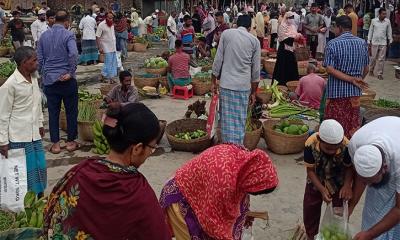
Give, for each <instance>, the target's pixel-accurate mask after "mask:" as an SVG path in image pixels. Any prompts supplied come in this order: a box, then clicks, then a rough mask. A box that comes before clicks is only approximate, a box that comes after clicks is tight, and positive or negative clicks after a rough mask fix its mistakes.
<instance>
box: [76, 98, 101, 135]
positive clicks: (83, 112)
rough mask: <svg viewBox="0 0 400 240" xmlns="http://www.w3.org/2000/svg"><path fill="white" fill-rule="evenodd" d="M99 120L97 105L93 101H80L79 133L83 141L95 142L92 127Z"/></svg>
mask: <svg viewBox="0 0 400 240" xmlns="http://www.w3.org/2000/svg"><path fill="white" fill-rule="evenodd" d="M96 119H97V108H96V105H95V104H93V103H92V102H91V101H79V104H78V133H79V137H80V139H82V140H83V141H93V139H94V136H93V130H92V126H93V123H94V121H95V120H96Z"/></svg>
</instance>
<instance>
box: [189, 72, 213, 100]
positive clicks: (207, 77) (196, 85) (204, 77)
mask: <svg viewBox="0 0 400 240" xmlns="http://www.w3.org/2000/svg"><path fill="white" fill-rule="evenodd" d="M192 85H193V90H194V94H195V95H197V96H202V95H204V94H206V93H208V92H210V91H211V87H212V83H211V73H209V72H199V73H196V74H195V75H194V76H193V78H192Z"/></svg>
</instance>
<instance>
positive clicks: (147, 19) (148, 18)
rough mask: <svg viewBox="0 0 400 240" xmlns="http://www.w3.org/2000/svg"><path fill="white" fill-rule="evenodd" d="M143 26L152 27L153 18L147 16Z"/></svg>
mask: <svg viewBox="0 0 400 240" xmlns="http://www.w3.org/2000/svg"><path fill="white" fill-rule="evenodd" d="M143 21H144V24H145V25H153V17H152V16H147V17H146V18H145V19H144V20H143Z"/></svg>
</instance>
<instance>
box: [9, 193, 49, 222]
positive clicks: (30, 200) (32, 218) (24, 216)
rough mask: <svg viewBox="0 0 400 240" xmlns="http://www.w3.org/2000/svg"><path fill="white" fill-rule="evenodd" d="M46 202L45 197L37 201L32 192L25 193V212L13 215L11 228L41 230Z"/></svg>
mask: <svg viewBox="0 0 400 240" xmlns="http://www.w3.org/2000/svg"><path fill="white" fill-rule="evenodd" d="M46 202H47V200H46V198H45V197H42V198H40V199H38V198H37V196H36V194H35V193H34V192H27V193H26V195H25V198H24V207H25V211H22V212H20V213H17V214H16V215H15V222H14V225H13V228H25V227H34V228H42V227H43V217H44V216H43V215H44V208H45V206H46Z"/></svg>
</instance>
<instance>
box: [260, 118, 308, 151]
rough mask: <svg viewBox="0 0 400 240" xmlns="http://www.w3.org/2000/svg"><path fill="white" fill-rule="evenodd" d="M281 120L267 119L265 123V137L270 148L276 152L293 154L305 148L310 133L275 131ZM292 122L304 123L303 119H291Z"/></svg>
mask: <svg viewBox="0 0 400 240" xmlns="http://www.w3.org/2000/svg"><path fill="white" fill-rule="evenodd" d="M280 121H281V120H272V119H271V120H267V121H265V122H264V123H263V127H264V137H265V142H266V144H267V147H268V149H270V150H271V151H272V152H274V153H276V154H293V153H298V152H301V151H303V150H304V144H305V142H306V140H307V138H308V133H304V134H303V135H289V134H284V133H278V132H276V131H274V126H275V125H276V124H278V123H279V122H280ZM289 122H290V123H291V124H304V123H303V121H301V120H289Z"/></svg>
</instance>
